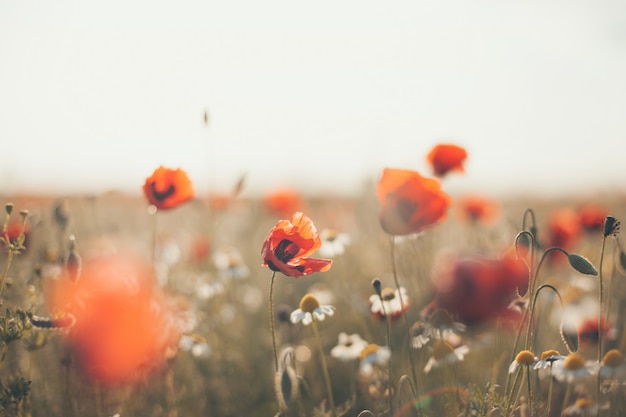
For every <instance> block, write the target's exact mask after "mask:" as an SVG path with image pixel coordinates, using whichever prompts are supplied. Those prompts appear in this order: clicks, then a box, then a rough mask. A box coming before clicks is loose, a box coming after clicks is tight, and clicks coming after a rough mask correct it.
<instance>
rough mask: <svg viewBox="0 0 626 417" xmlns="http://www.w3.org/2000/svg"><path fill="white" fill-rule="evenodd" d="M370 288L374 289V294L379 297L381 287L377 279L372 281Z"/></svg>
mask: <svg viewBox="0 0 626 417" xmlns="http://www.w3.org/2000/svg"><path fill="white" fill-rule="evenodd" d="M372 287H374V290H375V291H376V294H377V295H378V296H380V295H381V294H382V287H381V282H380V280H379V279H378V278H374V279H373V280H372Z"/></svg>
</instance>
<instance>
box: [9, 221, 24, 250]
mask: <svg viewBox="0 0 626 417" xmlns="http://www.w3.org/2000/svg"><path fill="white" fill-rule="evenodd" d="M22 227H23V228H24V243H23V244H22V245H23V246H24V247H25V248H26V249H28V246H29V245H28V242H29V241H30V225H29V224H28V223H26V225H25V226H22V222H14V223H11V224H9V225H8V227H7V234H6V237H7V238H8V239H9V242H11V243H14V244H15V243H17V241H18V239H19V238H20V235H21V234H22Z"/></svg>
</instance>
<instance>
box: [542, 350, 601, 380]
mask: <svg viewBox="0 0 626 417" xmlns="http://www.w3.org/2000/svg"><path fill="white" fill-rule="evenodd" d="M552 369H553V375H554V377H555V378H556V379H557V380H559V381H561V382H568V383H571V382H574V381H577V380H581V379H584V378H586V377H588V376H591V375H593V374H594V373H595V372H594V371H595V366H594V364H593V363H592V362H586V361H585V358H584V357H583V356H582V355H581V354H580V353H577V352H573V353H570V354H569V355H567V356H566V357H565V359H563V361H562V362H555V363H554V365H553V366H552Z"/></svg>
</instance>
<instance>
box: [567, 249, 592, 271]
mask: <svg viewBox="0 0 626 417" xmlns="http://www.w3.org/2000/svg"><path fill="white" fill-rule="evenodd" d="M567 259H568V260H569V264H570V265H571V266H572V268H574V269H575V270H577V271H578V272H580V273H581V274H585V275H593V276H597V275H598V270H597V269H596V267H595V266H593V264H592V263H591V262H589V261H588V260H587V259H586V258H584V257H582V256H580V255H576V254H574V253H571V254H569V255H567Z"/></svg>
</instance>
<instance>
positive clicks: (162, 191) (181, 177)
mask: <svg viewBox="0 0 626 417" xmlns="http://www.w3.org/2000/svg"><path fill="white" fill-rule="evenodd" d="M143 192H144V194H145V195H146V198H147V199H148V202H149V203H150V204H152V205H154V206H156V208H158V209H160V210H166V209H171V208H174V207H178V206H179V205H181V204H183V203H185V202H187V201H190V200H192V199H193V198H194V197H195V193H194V190H193V186H192V184H191V180H190V179H189V177H188V176H187V173H186V172H185V171H183V170H182V169H180V168H178V169H170V168H165V167H163V166H160V167H158V168H157V169H156V170H155V171H154V172H153V173H152V175H151V176H149V177H148V178H146V182H145V184H144V185H143Z"/></svg>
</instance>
